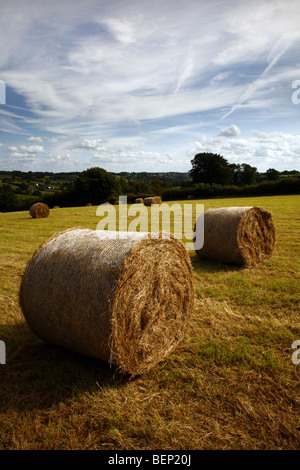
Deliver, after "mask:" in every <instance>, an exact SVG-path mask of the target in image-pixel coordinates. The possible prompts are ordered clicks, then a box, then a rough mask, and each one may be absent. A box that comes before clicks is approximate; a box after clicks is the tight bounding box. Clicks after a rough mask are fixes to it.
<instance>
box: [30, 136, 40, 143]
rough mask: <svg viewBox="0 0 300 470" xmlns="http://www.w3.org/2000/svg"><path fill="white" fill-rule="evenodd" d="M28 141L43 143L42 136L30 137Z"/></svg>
mask: <svg viewBox="0 0 300 470" xmlns="http://www.w3.org/2000/svg"><path fill="white" fill-rule="evenodd" d="M27 141H28V142H35V143H41V142H43V139H42V137H28V139H27Z"/></svg>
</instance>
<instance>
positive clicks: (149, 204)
mask: <svg viewBox="0 0 300 470" xmlns="http://www.w3.org/2000/svg"><path fill="white" fill-rule="evenodd" d="M152 200H153V197H145V199H144V205H145V206H151V204H153V203H152Z"/></svg>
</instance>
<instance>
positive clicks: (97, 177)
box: [75, 167, 121, 204]
mask: <svg viewBox="0 0 300 470" xmlns="http://www.w3.org/2000/svg"><path fill="white" fill-rule="evenodd" d="M120 190H121V188H120V180H119V178H118V177H117V176H115V175H113V174H111V173H108V172H107V171H106V170H104V169H103V168H98V167H93V168H89V169H88V170H85V171H83V172H82V173H80V175H79V177H78V178H77V180H76V181H75V194H76V199H78V200H80V203H81V204H87V203H88V202H91V203H92V204H101V203H103V202H105V201H106V200H107V199H112V198H114V199H117V198H118V197H119V194H120Z"/></svg>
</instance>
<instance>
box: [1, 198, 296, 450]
mask: <svg viewBox="0 0 300 470" xmlns="http://www.w3.org/2000/svg"><path fill="white" fill-rule="evenodd" d="M196 202H202V203H203V202H204V206H205V209H209V208H215V207H225V206H251V205H259V206H261V207H263V208H265V209H267V210H270V211H271V212H272V213H273V220H274V224H275V227H276V238H277V242H276V247H275V251H274V253H273V256H272V258H271V259H270V260H268V261H267V262H265V263H264V264H260V265H258V266H256V267H255V268H246V269H241V268H237V267H234V266H228V265H223V264H221V263H217V262H212V261H201V260H200V259H198V258H197V256H196V254H195V252H194V251H190V252H189V254H190V256H191V259H192V264H193V270H194V280H195V288H196V299H195V309H194V313H193V316H192V318H191V321H190V325H189V328H188V331H187V334H186V335H185V338H184V340H183V341H182V343H181V344H180V345H179V347H178V348H177V349H176V351H174V352H173V353H172V354H171V355H170V356H169V357H168V359H167V360H165V361H163V362H161V363H160V364H158V365H157V366H156V367H155V368H153V369H152V370H151V371H150V372H149V373H148V374H146V375H143V376H140V377H138V378H136V379H134V380H128V379H127V378H126V377H122V376H120V375H118V374H117V373H115V370H114V369H111V368H110V367H109V365H108V364H106V363H103V362H101V361H98V360H96V359H90V358H87V357H82V356H80V355H78V354H75V353H73V352H70V351H66V350H63V349H62V348H59V347H57V346H54V345H51V344H48V343H45V342H43V341H42V340H40V339H38V338H37V337H36V336H35V335H34V333H32V332H31V330H30V329H29V327H28V325H27V324H26V322H25V320H24V318H23V316H22V313H21V311H20V308H19V304H18V292H19V286H20V281H21V275H22V273H23V271H24V268H25V265H26V262H27V261H28V260H29V259H30V257H31V256H32V254H33V252H34V250H35V249H36V248H37V247H38V246H39V245H40V244H41V243H42V242H43V241H45V240H46V239H48V238H49V237H50V236H52V235H53V234H54V233H57V232H60V231H62V230H65V229H67V228H70V227H74V226H81V227H87V228H92V229H95V228H96V226H97V223H98V221H99V217H97V216H96V207H80V208H66V209H64V208H62V209H54V210H51V213H50V216H49V217H48V218H47V219H32V218H31V217H30V215H29V213H28V212H15V213H5V214H0V232H1V238H0V265H1V273H0V340H2V341H4V342H5V344H6V364H2V365H0V449H18V450H21V449H110V450H121V449H124V450H133V449H135V450H143V449H150V450H156V449H163V450H180V449H184V450H187V449H188V450H193V449H210V450H213V449H253V450H258V449H286V450H289V449H298V448H299V445H300V438H299V430H300V421H299V416H300V413H299V401H300V400H299V379H300V364H299V365H298V364H294V363H293V362H292V354H293V352H294V350H293V349H292V348H291V345H292V343H293V341H295V340H299V339H300V326H299V312H300V309H299V300H300V294H299V273H300V256H299V251H300V240H299V232H300V214H299V207H300V196H274V197H261V198H245V199H212V200H205V201H191V202H190V203H191V204H193V205H195V203H196ZM180 203H181V204H183V203H186V201H180ZM170 204H171V203H170ZM299 358H300V355H299Z"/></svg>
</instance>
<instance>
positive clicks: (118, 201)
mask: <svg viewBox="0 0 300 470" xmlns="http://www.w3.org/2000/svg"><path fill="white" fill-rule="evenodd" d="M121 204H123V202H122V201H120V199H118V200H117V201H115V202H114V205H115V206H119V205H121Z"/></svg>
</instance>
